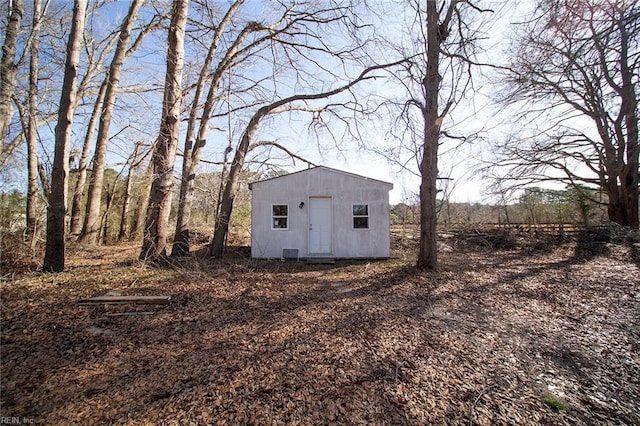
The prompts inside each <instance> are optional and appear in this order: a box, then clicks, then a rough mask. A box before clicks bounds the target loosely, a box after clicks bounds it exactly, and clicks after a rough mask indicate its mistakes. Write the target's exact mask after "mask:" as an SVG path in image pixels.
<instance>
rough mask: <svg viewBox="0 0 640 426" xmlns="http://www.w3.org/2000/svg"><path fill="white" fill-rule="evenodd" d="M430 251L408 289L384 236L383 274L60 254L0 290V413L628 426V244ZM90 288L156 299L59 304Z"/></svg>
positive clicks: (105, 420)
mask: <svg viewBox="0 0 640 426" xmlns="http://www.w3.org/2000/svg"><path fill="white" fill-rule="evenodd" d="M442 248H443V251H442V252H441V253H440V262H441V268H440V270H439V271H438V272H437V273H425V272H419V271H417V270H416V269H414V268H413V267H412V264H413V261H414V250H415V244H413V242H412V240H411V239H410V238H403V239H399V237H398V236H397V235H396V238H395V242H394V252H393V253H394V256H395V257H394V258H393V259H391V260H388V261H377V262H366V261H358V262H355V261H350V262H348V261H338V262H337V263H336V264H334V265H308V264H306V263H303V262H299V263H298V262H286V263H283V262H279V261H274V262H256V261H252V260H250V259H248V258H247V257H246V251H243V250H240V251H237V252H235V253H234V254H233V255H232V256H230V257H229V258H227V259H224V260H217V261H202V260H195V259H192V260H190V261H188V262H186V263H185V264H183V266H182V267H180V268H170V269H156V268H151V267H146V266H144V265H141V264H139V263H138V262H137V261H136V260H135V259H136V255H137V250H138V247H137V246H133V245H131V246H118V247H101V248H93V249H81V248H80V247H75V248H73V249H72V252H71V253H70V256H69V259H70V260H69V262H68V263H69V267H68V268H67V271H65V272H63V273H60V274H41V273H37V272H32V273H28V274H25V275H19V276H14V277H12V278H11V279H8V278H6V277H5V279H4V280H3V281H2V282H1V283H0V285H1V293H0V295H1V309H2V311H1V314H2V316H1V319H2V322H1V329H0V331H1V344H2V345H1V352H0V355H1V362H2V364H1V379H2V383H1V397H0V398H1V399H0V401H1V406H0V416H2V417H8V416H12V417H19V418H20V421H22V422H23V423H27V422H29V421H30V422H32V424H46V425H54V424H79V425H90V424H150V425H204V424H261V425H263V424H267V425H270V424H310V425H311V424H314V425H315V424H384V425H386V424H460V425H462V424H464V425H473V424H478V425H493V424H548V425H554V424H578V425H580V424H616V425H617V424H640V270H639V269H640V267H639V265H640V262H639V261H638V259H639V255H638V251H639V250H640V248H639V246H638V244H635V245H633V244H630V245H622V244H606V243H598V244H595V243H594V244H589V245H586V246H585V245H583V244H578V243H565V244H546V245H541V246H537V247H532V246H530V245H529V246H522V245H519V246H516V247H512V248H510V249H508V250H504V249H503V250H497V249H493V248H491V247H482V246H469V245H466V244H461V243H458V242H456V241H455V239H451V240H447V241H446V242H445V245H443V247H442ZM108 292H117V293H119V294H122V295H171V297H172V303H171V304H170V305H168V306H160V307H149V306H115V307H114V306H109V307H105V308H93V307H86V306H79V305H78V304H77V303H76V302H77V301H78V300H79V299H81V298H84V297H90V296H97V295H103V294H106V293H108ZM141 311H142V312H141ZM148 312H151V313H150V314H148ZM134 313H135V314H134Z"/></svg>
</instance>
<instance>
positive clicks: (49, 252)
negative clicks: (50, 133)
mask: <svg viewBox="0 0 640 426" xmlns="http://www.w3.org/2000/svg"><path fill="white" fill-rule="evenodd" d="M86 8H87V0H75V1H74V7H73V20H72V22H71V32H70V33H69V40H68V42H67V59H66V64H65V71H64V79H63V83H62V94H61V96H60V107H59V110H58V124H57V125H56V129H55V135H56V144H55V153H54V158H53V169H52V172H51V194H50V196H49V208H48V209H47V242H46V247H45V255H44V263H43V267H42V269H43V270H44V271H45V272H61V271H62V270H64V257H65V241H64V238H65V230H66V226H65V216H66V211H67V187H68V184H69V182H68V179H69V145H70V139H71V127H72V124H73V114H74V108H73V106H74V105H75V97H76V84H77V81H78V67H79V62H80V45H81V41H82V34H83V32H84V26H85V12H86Z"/></svg>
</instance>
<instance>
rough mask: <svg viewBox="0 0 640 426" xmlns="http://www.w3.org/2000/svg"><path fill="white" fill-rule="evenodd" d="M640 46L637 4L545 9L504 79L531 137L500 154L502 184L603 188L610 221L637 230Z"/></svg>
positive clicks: (557, 0)
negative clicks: (554, 183) (549, 184)
mask: <svg viewBox="0 0 640 426" xmlns="http://www.w3.org/2000/svg"><path fill="white" fill-rule="evenodd" d="M639 42H640V7H639V6H638V3H637V2H635V1H631V0H612V1H600V0H585V1H581V2H573V1H568V0H552V1H544V2H539V3H538V6H537V8H536V9H535V13H534V16H533V17H532V18H531V19H530V20H528V22H526V23H524V24H521V25H520V29H519V35H518V41H517V43H516V44H515V46H514V53H513V65H512V70H511V72H510V73H509V74H508V75H507V79H508V84H509V96H508V97H506V99H505V102H506V105H507V106H508V107H509V108H511V109H512V110H517V111H522V113H521V114H520V115H519V116H518V119H519V120H520V121H519V125H520V127H522V128H524V129H525V130H524V131H521V132H516V133H515V134H514V136H513V137H512V138H510V140H508V141H506V143H505V144H503V145H502V146H501V151H500V152H501V156H500V157H499V158H498V161H497V165H498V166H502V167H504V168H506V169H507V172H505V173H502V174H501V178H502V179H503V180H508V181H511V182H514V181H515V182H517V183H519V184H522V185H524V184H529V183H539V182H544V181H556V182H563V183H565V184H567V185H571V186H573V187H576V188H578V187H579V186H580V185H581V184H584V185H587V186H588V187H591V188H599V189H600V190H601V191H602V192H604V193H605V194H606V203H607V209H608V216H609V219H610V220H611V221H614V222H617V223H619V224H621V225H626V226H630V227H633V228H638V120H639V118H638V117H639V115H640V114H639V110H638V97H639V94H640V76H639V74H638V70H639V69H640V49H639V45H640V43H639ZM594 201H597V200H594Z"/></svg>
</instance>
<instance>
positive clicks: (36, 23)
mask: <svg viewBox="0 0 640 426" xmlns="http://www.w3.org/2000/svg"><path fill="white" fill-rule="evenodd" d="M40 10H41V0H34V1H33V20H32V26H31V32H32V36H33V41H32V42H31V51H30V53H29V123H28V126H27V218H26V219H27V238H28V239H29V240H30V241H31V244H32V247H33V242H34V241H35V237H36V233H37V226H38V48H39V37H40V18H41V16H40V13H41V12H40Z"/></svg>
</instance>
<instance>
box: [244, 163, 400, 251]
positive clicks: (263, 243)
mask: <svg viewBox="0 0 640 426" xmlns="http://www.w3.org/2000/svg"><path fill="white" fill-rule="evenodd" d="M251 187H252V202H251V255H252V257H255V258H280V256H281V255H282V250H283V249H298V250H299V254H300V257H306V256H308V255H309V198H310V197H331V200H332V203H331V205H332V219H333V220H332V234H331V241H332V244H331V247H332V250H331V254H332V255H333V256H335V257H337V258H388V257H389V245H390V241H389V191H390V190H391V189H392V188H393V185H391V184H390V183H386V182H382V181H379V180H375V179H368V178H365V177H362V176H357V175H354V174H350V173H346V172H341V171H338V170H334V169H330V168H326V167H315V168H313V169H308V170H304V171H301V172H297V173H292V174H289V175H285V176H281V177H278V178H274V179H268V180H264V181H260V182H255V183H253V184H252V185H251ZM300 203H304V206H303V207H302V208H299V205H300ZM274 204H287V205H289V219H288V220H289V224H288V226H289V229H287V230H281V229H279V230H273V229H271V211H272V210H271V206H272V205H274ZM354 204H367V205H368V206H369V228H368V229H353V215H352V207H353V205H354Z"/></svg>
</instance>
